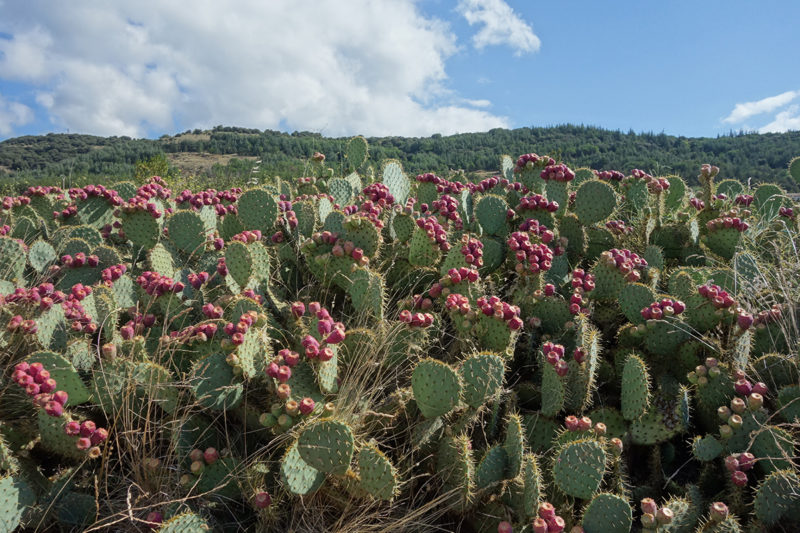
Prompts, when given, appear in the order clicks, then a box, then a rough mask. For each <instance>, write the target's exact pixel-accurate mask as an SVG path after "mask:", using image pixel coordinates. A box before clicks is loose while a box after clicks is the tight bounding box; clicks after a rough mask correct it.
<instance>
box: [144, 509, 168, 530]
mask: <svg viewBox="0 0 800 533" xmlns="http://www.w3.org/2000/svg"><path fill="white" fill-rule="evenodd" d="M146 520H147V522H148V525H149V526H150V529H157V528H158V527H159V526H160V525H161V523H162V522H163V521H164V516H163V515H162V514H161V513H159V512H158V511H153V512H152V513H149V514H148V515H147V518H146Z"/></svg>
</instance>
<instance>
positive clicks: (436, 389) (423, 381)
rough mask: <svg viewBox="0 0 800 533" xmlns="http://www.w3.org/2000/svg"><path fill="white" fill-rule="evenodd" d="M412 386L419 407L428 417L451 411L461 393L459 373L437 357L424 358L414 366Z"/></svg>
mask: <svg viewBox="0 0 800 533" xmlns="http://www.w3.org/2000/svg"><path fill="white" fill-rule="evenodd" d="M411 388H412V390H413V391H414V399H415V400H416V401H417V407H418V408H419V410H420V412H421V413H422V415H423V416H425V417H426V418H434V417H437V416H441V415H444V414H447V413H449V412H450V411H451V410H452V409H453V408H454V407H455V406H456V405H457V404H458V400H459V395H460V394H461V383H460V382H459V379H458V374H457V373H456V371H455V370H453V369H452V368H450V367H449V366H448V365H447V364H445V363H442V362H441V361H437V360H435V359H423V360H422V361H420V362H419V363H417V366H416V367H415V368H414V373H413V374H412V376H411Z"/></svg>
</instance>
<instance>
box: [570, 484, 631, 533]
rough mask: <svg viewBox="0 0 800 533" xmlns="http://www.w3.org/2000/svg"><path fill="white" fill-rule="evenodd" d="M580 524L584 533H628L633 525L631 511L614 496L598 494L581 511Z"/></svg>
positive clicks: (623, 502) (628, 505)
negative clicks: (581, 518)
mask: <svg viewBox="0 0 800 533" xmlns="http://www.w3.org/2000/svg"><path fill="white" fill-rule="evenodd" d="M581 524H582V525H583V530H584V531H585V532H586V533H628V532H629V531H630V530H631V526H632V525H633V509H631V506H630V504H628V502H627V501H625V499H623V498H621V497H619V496H618V495H616V494H609V493H602V494H598V495H597V496H595V497H594V498H592V501H591V502H589V505H587V506H586V509H585V510H584V511H583V520H582V522H581Z"/></svg>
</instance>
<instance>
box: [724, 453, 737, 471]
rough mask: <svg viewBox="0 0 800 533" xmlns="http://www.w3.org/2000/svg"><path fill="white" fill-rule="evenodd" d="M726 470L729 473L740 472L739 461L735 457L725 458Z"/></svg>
mask: <svg viewBox="0 0 800 533" xmlns="http://www.w3.org/2000/svg"><path fill="white" fill-rule="evenodd" d="M725 468H727V469H728V471H729V472H736V471H738V470H739V460H738V459H737V458H736V456H734V455H729V456H727V457H726V458H725Z"/></svg>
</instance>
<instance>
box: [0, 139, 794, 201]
mask: <svg viewBox="0 0 800 533" xmlns="http://www.w3.org/2000/svg"><path fill="white" fill-rule="evenodd" d="M346 142H347V140H346V139H337V138H326V137H323V136H321V135H319V134H316V133H309V132H295V133H292V134H287V133H281V132H277V131H271V130H266V131H263V132H262V131H259V130H253V129H246V128H234V127H223V126H217V127H216V128H214V129H213V130H211V131H201V130H194V131H192V132H189V131H187V132H184V133H183V134H179V135H176V136H174V137H169V136H164V137H162V138H161V139H159V140H145V139H136V140H134V139H130V138H127V137H110V138H103V137H93V136H89V135H58V134H49V135H45V136H38V137H33V136H26V137H18V138H15V139H9V140H6V141H4V142H1V143H0V169H3V168H5V169H6V171H7V173H9V174H10V176H9V177H10V178H16V183H18V184H22V183H27V182H33V181H36V182H37V183H41V184H55V183H56V182H54V181H53V180H54V179H59V178H61V177H64V178H69V179H75V178H76V177H79V178H84V177H89V178H92V179H93V180H94V181H95V182H97V180H98V178H101V179H108V178H109V177H125V178H130V177H132V176H133V175H134V166H135V165H136V163H137V162H139V161H143V160H147V159H149V158H151V157H153V156H156V155H157V154H161V153H165V154H167V155H170V154H179V153H210V154H237V155H238V156H252V157H256V158H258V159H260V160H261V164H260V166H259V169H260V171H261V175H262V179H263V176H275V175H280V176H283V177H285V178H296V177H301V176H303V175H304V173H305V172H306V171H307V168H306V161H307V160H308V158H309V157H311V155H312V154H313V153H314V152H317V151H319V152H321V153H323V154H325V155H326V156H327V157H328V161H327V162H328V165H329V166H331V167H333V168H334V169H336V170H337V172H342V170H343V167H344V166H345V161H344V160H343V159H341V158H340V156H341V154H342V153H344V147H345V144H346ZM369 143H370V153H371V155H372V158H373V160H374V161H382V160H384V159H388V158H396V159H399V160H400V161H402V162H403V165H404V167H405V168H406V169H407V170H408V171H409V172H411V173H413V174H418V173H422V172H436V173H438V174H439V175H443V176H447V175H448V174H449V172H450V170H454V169H461V170H464V171H466V172H477V171H487V172H494V173H496V172H497V171H498V170H499V169H498V167H497V154H500V153H525V152H529V151H531V150H532V149H533V150H536V151H538V152H539V153H547V154H549V155H550V156H552V157H554V158H555V159H556V161H557V162H562V160H563V161H568V162H570V163H571V164H574V165H577V166H582V167H589V168H594V169H598V170H620V171H623V172H629V171H630V170H631V169H633V168H641V169H644V170H646V171H648V172H650V173H652V174H659V175H660V174H676V175H679V176H682V177H683V178H684V179H685V180H686V181H687V183H689V184H690V185H692V186H695V185H697V181H696V180H697V178H696V169H697V168H698V167H699V166H700V165H701V164H702V163H703V162H706V161H715V162H717V164H718V166H719V167H720V168H721V169H722V173H723V176H726V177H727V176H730V177H733V178H736V179H742V180H744V181H747V180H748V179H750V178H752V179H753V180H754V183H761V182H767V181H768V182H776V183H778V184H779V185H781V186H782V187H784V188H785V189H787V190H798V189H797V185H796V184H795V183H794V182H792V181H791V180H789V179H788V177H787V176H786V173H785V169H786V166H787V165H788V163H789V160H790V159H791V157H793V156H794V155H796V151H797V146H798V145H800V132H789V133H780V134H755V133H750V134H745V133H741V132H740V133H733V132H732V133H731V134H729V135H725V136H721V137H717V138H714V139H712V138H687V137H674V136H671V135H665V134H653V133H642V134H636V133H634V132H632V131H631V132H628V133H622V132H619V131H609V130H603V129H599V128H592V127H584V126H558V127H552V128H519V129H515V130H504V129H494V130H491V131H489V132H486V133H465V134H460V135H450V136H441V135H433V136H431V137H426V138H407V137H383V138H370V139H369ZM241 163H242V162H241V161H239V162H237V164H239V168H234V169H225V168H223V167H220V168H216V169H213V170H212V171H211V172H209V176H208V178H209V180H210V182H213V179H214V178H217V177H223V178H224V177H225V175H227V176H230V175H231V174H236V177H237V178H238V179H239V180H240V181H242V178H243V177H246V176H247V174H246V173H249V172H251V170H252V169H253V165H247V164H244V165H242V164H241ZM242 166H244V167H247V168H246V169H243V168H241V167H242ZM0 176H2V172H0ZM247 177H249V176H247ZM78 183H80V182H78ZM214 186H215V187H217V188H224V187H226V186H227V184H224V185H220V184H216V185H214Z"/></svg>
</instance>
